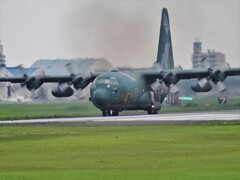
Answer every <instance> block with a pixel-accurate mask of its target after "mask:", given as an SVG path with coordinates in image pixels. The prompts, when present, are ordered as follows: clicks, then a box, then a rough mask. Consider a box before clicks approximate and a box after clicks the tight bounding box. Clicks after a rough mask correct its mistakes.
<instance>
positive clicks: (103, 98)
mask: <svg viewBox="0 0 240 180" xmlns="http://www.w3.org/2000/svg"><path fill="white" fill-rule="evenodd" d="M91 99H92V102H93V104H94V105H95V106H96V107H98V108H99V109H105V108H106V106H108V105H109V102H110V92H108V91H107V90H106V89H96V90H95V91H94V92H93V93H92V96H91Z"/></svg>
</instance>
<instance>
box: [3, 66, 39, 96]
mask: <svg viewBox="0 0 240 180" xmlns="http://www.w3.org/2000/svg"><path fill="white" fill-rule="evenodd" d="M37 70H38V69H37V68H22V69H21V68H20V67H6V66H0V77H22V76H23V74H27V75H28V76H30V75H32V74H33V73H34V72H36V71H37ZM13 95H15V96H18V95H22V96H24V97H30V96H31V92H30V91H28V90H27V89H26V88H21V84H19V83H16V84H12V83H10V82H0V98H10V97H11V96H13Z"/></svg>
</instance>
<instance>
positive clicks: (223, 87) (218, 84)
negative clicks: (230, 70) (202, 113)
mask: <svg viewBox="0 0 240 180" xmlns="http://www.w3.org/2000/svg"><path fill="white" fill-rule="evenodd" d="M216 85H217V88H218V89H219V91H220V92H223V91H225V90H226V89H227V87H226V86H225V84H223V82H221V81H218V82H217V83H216Z"/></svg>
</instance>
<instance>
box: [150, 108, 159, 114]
mask: <svg viewBox="0 0 240 180" xmlns="http://www.w3.org/2000/svg"><path fill="white" fill-rule="evenodd" d="M147 112H148V114H158V110H154V109H152V108H149V109H148V110H147Z"/></svg>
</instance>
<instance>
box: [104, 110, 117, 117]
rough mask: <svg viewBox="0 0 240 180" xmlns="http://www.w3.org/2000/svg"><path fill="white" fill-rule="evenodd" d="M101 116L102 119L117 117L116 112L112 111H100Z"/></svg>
mask: <svg viewBox="0 0 240 180" xmlns="http://www.w3.org/2000/svg"><path fill="white" fill-rule="evenodd" d="M102 115H103V116H104V117H106V116H118V111H114V110H112V109H108V110H102Z"/></svg>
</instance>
